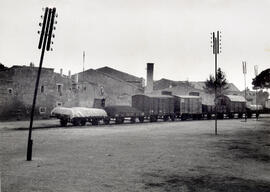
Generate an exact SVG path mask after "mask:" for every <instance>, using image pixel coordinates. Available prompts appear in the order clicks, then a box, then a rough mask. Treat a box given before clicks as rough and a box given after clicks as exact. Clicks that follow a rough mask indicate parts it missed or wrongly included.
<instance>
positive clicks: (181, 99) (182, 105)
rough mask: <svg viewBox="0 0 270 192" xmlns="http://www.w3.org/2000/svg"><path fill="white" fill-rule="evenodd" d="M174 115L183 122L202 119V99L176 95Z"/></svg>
mask: <svg viewBox="0 0 270 192" xmlns="http://www.w3.org/2000/svg"><path fill="white" fill-rule="evenodd" d="M173 97H174V113H175V116H176V117H177V118H181V120H187V119H189V118H192V119H201V118H202V98H201V97H199V96H190V95H174V96H173Z"/></svg>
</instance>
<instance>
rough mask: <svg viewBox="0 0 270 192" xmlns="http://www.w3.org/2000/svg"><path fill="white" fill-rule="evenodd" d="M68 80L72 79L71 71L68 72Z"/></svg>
mask: <svg viewBox="0 0 270 192" xmlns="http://www.w3.org/2000/svg"><path fill="white" fill-rule="evenodd" d="M68 78H70V79H71V71H70V70H68Z"/></svg>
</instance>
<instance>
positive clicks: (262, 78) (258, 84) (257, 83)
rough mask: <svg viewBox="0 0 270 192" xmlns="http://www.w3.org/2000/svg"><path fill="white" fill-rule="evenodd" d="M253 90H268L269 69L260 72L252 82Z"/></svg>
mask: <svg viewBox="0 0 270 192" xmlns="http://www.w3.org/2000/svg"><path fill="white" fill-rule="evenodd" d="M252 85H253V89H258V88H262V89H264V88H270V69H266V70H264V71H262V72H261V73H260V74H259V75H257V76H256V77H255V78H254V79H253V80H252Z"/></svg>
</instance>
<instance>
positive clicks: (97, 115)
mask: <svg viewBox="0 0 270 192" xmlns="http://www.w3.org/2000/svg"><path fill="white" fill-rule="evenodd" d="M51 116H52V117H56V118H58V119H60V125H61V126H67V123H72V124H73V125H74V126H77V125H85V124H86V122H90V123H92V125H98V123H99V121H100V120H104V119H106V118H108V116H107V113H106V111H104V110H103V109H97V108H86V107H72V108H67V107H56V108H54V109H53V110H52V112H51Z"/></svg>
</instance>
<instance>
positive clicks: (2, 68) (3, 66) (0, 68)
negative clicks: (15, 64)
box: [0, 63, 7, 71]
mask: <svg viewBox="0 0 270 192" xmlns="http://www.w3.org/2000/svg"><path fill="white" fill-rule="evenodd" d="M5 69H7V67H6V66H5V65H3V64H2V63H0V71H2V70H5Z"/></svg>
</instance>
